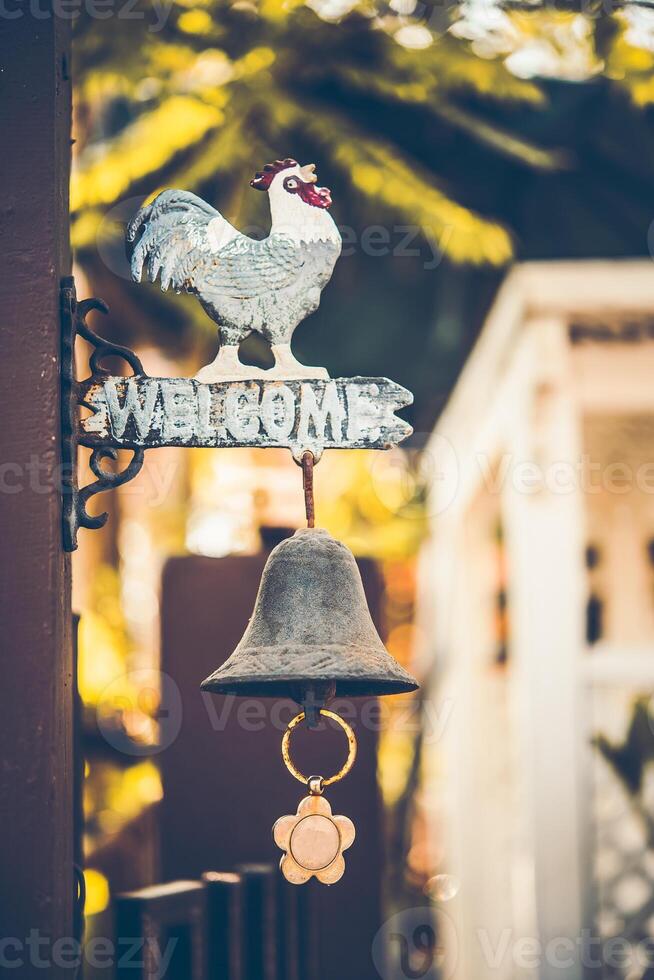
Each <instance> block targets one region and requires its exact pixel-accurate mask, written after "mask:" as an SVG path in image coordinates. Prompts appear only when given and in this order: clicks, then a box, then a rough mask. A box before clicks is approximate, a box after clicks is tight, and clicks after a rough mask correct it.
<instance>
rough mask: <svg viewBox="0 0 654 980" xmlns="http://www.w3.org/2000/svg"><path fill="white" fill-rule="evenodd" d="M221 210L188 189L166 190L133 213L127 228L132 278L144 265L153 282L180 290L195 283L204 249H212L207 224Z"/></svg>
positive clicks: (141, 272) (135, 277)
mask: <svg viewBox="0 0 654 980" xmlns="http://www.w3.org/2000/svg"><path fill="white" fill-rule="evenodd" d="M217 216H220V212H218V211H216V209H215V208H212V207H211V205H209V204H207V203H206V201H203V200H202V199H201V198H199V197H197V196H196V195H195V194H191V193H190V192H188V191H179V190H167V191H162V192H161V194H158V195H157V197H156V198H155V199H154V200H153V201H152V202H151V203H150V204H146V205H145V206H144V207H142V208H140V210H139V211H137V213H136V214H135V215H134V217H133V218H132V220H131V221H130V222H129V224H128V225H127V229H126V232H125V237H126V244H127V253H128V258H129V259H130V267H131V273H132V279H133V280H134V281H135V282H140V281H141V278H142V275H143V268H144V266H145V269H146V274H147V277H148V279H149V280H150V282H154V281H155V280H156V278H157V276H159V277H160V283H161V288H162V289H163V290H166V289H168V287H169V286H171V285H172V286H173V288H174V289H176V290H180V289H182V288H185V287H188V286H189V285H191V284H192V271H193V267H194V265H195V264H196V262H197V261H198V260H199V258H200V256H201V253H203V252H205V251H207V250H209V248H210V246H209V243H208V238H207V226H208V224H209V222H210V221H212V220H213V219H214V218H216V217H217Z"/></svg>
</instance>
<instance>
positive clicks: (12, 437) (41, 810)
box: [0, 3, 75, 980]
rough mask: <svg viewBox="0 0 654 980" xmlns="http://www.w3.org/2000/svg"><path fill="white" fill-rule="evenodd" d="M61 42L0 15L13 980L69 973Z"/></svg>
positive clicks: (58, 29)
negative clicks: (61, 376) (0, 31)
mask: <svg viewBox="0 0 654 980" xmlns="http://www.w3.org/2000/svg"><path fill="white" fill-rule="evenodd" d="M37 12H38V19H37V16H36V14H37ZM69 38H70V20H67V19H64V18H63V17H62V16H56V15H55V14H54V13H53V11H52V8H51V7H50V5H49V3H42V4H41V5H40V6H39V8H38V11H34V12H33V13H30V9H28V6H25V5H20V4H19V5H14V6H13V7H12V10H11V12H9V11H6V12H5V16H4V18H3V38H2V41H3V43H2V64H3V72H2V78H3V92H2V122H3V128H4V132H5V140H4V143H3V147H2V161H3V177H2V182H1V183H0V215H1V216H2V220H0V254H1V255H2V262H3V270H4V278H3V287H2V299H3V308H2V357H1V358H0V419H2V424H1V425H0V460H2V465H1V466H0V527H1V528H2V550H3V558H4V560H3V562H2V564H1V565H0V622H1V623H2V652H3V654H4V656H3V679H2V687H3V692H2V693H3V697H2V704H3V710H2V733H1V735H0V741H1V742H2V746H3V748H2V761H3V765H2V767H0V825H1V826H2V829H3V836H2V847H1V848H0V879H1V880H2V881H3V882H5V885H6V887H5V888H4V889H3V893H2V896H1V897H0V922H1V923H2V938H4V939H7V940H8V942H7V943H5V944H4V946H3V955H4V957H5V958H6V960H7V961H8V962H10V961H11V960H12V959H13V960H15V965H16V966H17V967H20V968H19V969H18V970H17V971H16V972H17V975H18V973H20V976H21V977H24V978H26V980H29V978H34V980H36V978H42V977H43V976H44V975H46V974H47V976H48V977H52V978H59V977H64V976H66V977H70V975H71V949H70V945H69V944H68V945H64V946H63V947H62V945H61V944H59V946H55V943H56V942H57V940H60V939H63V938H64V937H72V936H73V935H74V927H73V908H74V898H75V895H74V875H73V829H72V828H73V769H72V759H71V754H72V753H71V746H72V706H73V695H72V651H71V611H70V564H69V559H68V558H67V557H66V556H65V555H64V553H63V551H62V546H61V541H62V537H61V505H60V496H59V489H58V476H59V464H60V406H59V352H60V320H59V284H60V280H61V278H62V276H64V275H66V274H67V273H68V272H69V269H70V254H69V245H68V228H69V221H68V178H69V161H70V118H71V114H70V87H71V86H70V80H69V60H70V59H69ZM9 940H10V941H9ZM44 971H45V972H44Z"/></svg>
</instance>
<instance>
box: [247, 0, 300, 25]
mask: <svg viewBox="0 0 654 980" xmlns="http://www.w3.org/2000/svg"><path fill="white" fill-rule="evenodd" d="M304 2H305V0H259V5H258V6H259V13H260V14H261V16H262V17H265V19H266V20H272V21H282V20H284V18H286V17H288V16H289V15H290V14H292V13H293V11H294V10H296V9H297V8H298V7H303V6H304Z"/></svg>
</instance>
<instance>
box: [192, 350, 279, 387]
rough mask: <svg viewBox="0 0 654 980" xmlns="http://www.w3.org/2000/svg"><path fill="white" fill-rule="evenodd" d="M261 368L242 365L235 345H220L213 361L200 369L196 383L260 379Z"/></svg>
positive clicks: (262, 374)
mask: <svg viewBox="0 0 654 980" xmlns="http://www.w3.org/2000/svg"><path fill="white" fill-rule="evenodd" d="M263 376H264V372H263V371H262V370H261V368H256V367H253V366H252V365H251V364H243V362H242V361H241V360H240V359H239V356H238V345H237V344H221V347H220V350H219V351H218V355H217V357H216V359H215V360H213V361H212V362H211V364H207V365H206V367H203V368H200V370H199V371H198V373H197V374H196V375H195V378H196V381H202V382H204V383H205V384H211V383H212V382H213V381H240V380H241V379H242V378H262V377H263Z"/></svg>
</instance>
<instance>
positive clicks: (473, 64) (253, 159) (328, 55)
mask: <svg viewBox="0 0 654 980" xmlns="http://www.w3.org/2000/svg"><path fill="white" fill-rule="evenodd" d="M356 8H357V9H355V10H354V11H352V13H350V15H349V16H347V17H345V18H344V19H342V20H340V21H339V22H330V21H329V20H325V19H322V18H321V17H320V16H318V14H317V13H315V12H314V11H313V10H310V9H309V8H308V7H307V6H305V5H304V4H302V3H298V2H291V3H289V2H285V3H278V2H276V0H261V2H260V3H258V4H257V5H255V4H252V3H237V4H231V3H226V2H223V0H213V2H211V0H209V2H205V3H203V4H200V5H199V6H198V5H197V4H194V5H193V6H191V5H190V4H188V3H187V0H177V2H175V3H174V4H173V6H172V7H171V9H170V13H169V16H168V19H167V20H166V22H165V24H164V26H163V27H162V29H161V30H160V31H158V32H155V31H153V30H151V27H152V25H153V23H155V24H156V23H158V20H157V18H158V14H157V9H158V8H156V7H154V6H152V7H150V6H149V5H148V4H147V3H142V4H141V6H140V7H139V8H138V10H139V12H140V13H142V14H143V15H144V17H143V19H142V20H130V21H128V22H126V23H123V22H121V21H120V20H116V21H112V24H111V30H109V29H107V25H106V24H104V23H103V22H99V23H98V22H94V21H91V20H87V21H85V22H84V23H83V24H82V25H81V28H80V30H79V34H78V39H77V44H76V57H77V77H78V89H77V97H78V118H79V119H80V120H86V121H87V126H86V127H83V128H82V132H81V133H80V134H79V136H80V142H81V151H80V153H79V155H78V157H77V167H76V172H75V177H74V182H73V211H74V215H75V224H74V242H75V244H76V245H77V247H78V248H79V249H81V250H82V254H83V250H84V248H85V247H88V246H89V245H90V244H91V243H92V241H93V240H94V238H95V236H96V234H97V232H98V224H99V220H100V217H101V214H102V213H103V210H104V209H106V207H107V206H108V205H111V204H112V203H113V202H114V201H116V200H118V199H122V198H125V197H128V196H132V195H138V194H143V195H144V196H145V194H146V193H149V192H151V191H153V190H154V189H155V188H159V187H160V186H165V185H170V184H177V185H179V186H183V187H185V188H187V189H190V190H195V191H199V192H202V191H203V189H204V187H205V185H206V184H207V183H210V184H211V183H212V182H213V181H214V180H215V179H217V178H223V180H222V187H221V191H222V193H224V187H225V185H227V186H228V189H229V190H230V191H233V192H234V194H236V193H237V188H236V187H235V186H234V187H232V186H231V185H232V181H233V174H235V173H237V172H238V174H239V179H240V181H241V182H243V170H245V173H246V174H247V173H248V172H249V171H250V170H251V169H252V168H253V166H260V165H261V163H263V162H265V161H266V160H267V159H269V158H271V157H273V156H276V155H278V154H280V153H281V154H283V155H286V154H287V153H288V152H289V148H291V149H295V148H297V147H300V148H301V149H303V150H304V151H305V152H306V153H307V154H312V153H314V154H315V155H316V156H317V157H318V158H319V161H320V165H321V170H322V171H323V172H324V171H325V170H326V169H328V170H331V169H332V168H333V167H335V168H337V170H338V172H339V175H340V179H341V181H342V186H341V187H340V188H339V191H340V193H341V199H342V195H343V193H345V194H347V193H348V192H351V194H352V196H355V195H356V196H358V197H359V198H360V199H361V198H363V200H364V201H368V202H369V207H368V213H369V215H370V217H371V218H373V216H374V217H375V218H377V216H378V214H379V209H380V207H381V209H382V210H383V211H385V212H386V213H387V214H389V215H391V216H395V217H396V218H397V220H402V221H409V222H413V223H416V224H417V225H419V226H420V227H421V228H423V229H424V232H425V235H426V236H427V237H429V238H436V239H437V240H438V242H439V244H440V246H441V248H442V249H443V250H444V252H445V254H446V255H448V256H450V257H451V258H452V259H453V260H456V261H463V262H472V263H490V264H496V265H501V264H503V263H505V262H506V261H507V260H508V259H509V258H510V257H511V254H512V243H511V236H510V233H509V232H508V231H507V229H506V228H505V227H503V226H502V223H501V222H499V221H497V220H495V219H494V218H493V217H492V216H488V215H484V214H480V213H478V212H477V211H476V210H475V209H474V208H472V207H468V206H466V204H465V203H463V202H461V201H459V200H457V198H458V194H457V188H456V187H454V186H452V180H451V178H450V179H448V180H443V178H442V176H441V174H440V173H439V166H438V161H437V160H432V161H425V160H421V159H419V157H418V156H417V155H416V154H413V153H411V152H410V151H408V150H407V149H406V147H405V145H404V144H405V139H404V136H405V127H406V119H405V117H404V116H403V109H404V107H406V108H408V109H409V110H410V111H415V112H417V113H418V114H419V116H420V118H422V120H423V125H426V126H427V127H429V129H430V131H432V132H433V131H435V130H437V129H438V127H439V126H440V125H441V124H442V121H443V120H445V121H446V122H447V123H448V125H452V126H454V127H456V128H458V129H460V130H462V131H463V132H464V133H465V134H466V138H468V139H470V140H472V141H473V142H474V141H479V142H480V143H486V144H490V145H493V146H495V148H497V149H498V150H499V151H500V152H502V153H504V154H507V155H509V156H511V157H513V158H517V159H519V160H522V161H523V162H524V163H525V165H526V166H532V165H533V166H537V167H546V168H548V167H557V166H558V165H559V163H560V160H559V157H558V156H557V153H556V152H549V151H547V150H544V149H542V148H540V147H537V146H532V145H531V144H530V143H529V141H527V140H525V139H524V138H520V137H516V136H512V135H511V134H510V133H509V132H505V131H502V130H499V131H498V130H496V129H495V128H494V127H493V126H492V125H490V124H489V123H488V122H486V121H485V120H484V118H483V114H479V113H474V112H471V111H470V110H469V109H465V108H464V107H463V106H462V105H458V104H457V100H459V99H460V98H462V97H464V96H465V95H466V94H469V93H471V92H472V93H476V94H478V95H481V96H483V97H485V98H487V99H489V100H491V101H495V100H497V99H503V100H511V101H514V102H515V103H523V104H528V105H532V106H538V105H540V104H542V103H543V102H544V97H543V94H542V92H541V91H540V89H539V88H538V86H537V85H535V84H533V83H532V82H529V81H523V80H520V79H517V78H515V77H514V76H513V75H511V74H510V72H508V71H507V69H506V67H505V66H504V65H503V64H502V62H501V61H498V60H492V59H482V58H478V57H477V56H476V55H475V54H474V53H473V52H472V51H471V49H470V46H469V45H468V43H467V42H466V41H462V40H458V39H456V38H454V37H452V36H451V35H449V34H444V35H442V36H438V35H437V34H434V36H433V43H430V44H429V46H428V47H426V48H421V49H412V48H410V47H406V46H403V45H402V44H400V43H398V42H397V41H396V40H395V37H394V35H395V34H397V31H398V30H401V29H402V28H406V27H407V25H408V26H411V24H412V23H413V21H412V19H411V18H407V17H402V16H400V15H398V14H394V13H393V11H391V10H390V8H386V9H385V11H384V12H383V16H382V15H381V14H380V11H379V10H376V9H374V8H373V6H372V5H370V4H362V3H360V4H357V5H356ZM428 13H429V12H427V14H428ZM427 14H426V15H425V18H424V19H429V18H428V17H427ZM413 26H414V27H415V26H416V24H415V23H414V25H413ZM418 26H419V25H418ZM445 26H447V25H445ZM422 29H423V30H424V31H426V30H427V28H425V27H423V28H422ZM116 105H119V106H120V107H122V113H123V118H122V125H119V126H117V125H116V124H115V123H113V121H112V119H111V115H112V111H113V113H114V115H115V114H116V113H115V107H116ZM112 107H113V108H112ZM88 121H90V122H88ZM221 204H222V206H223V207H224V199H223V201H221ZM233 205H234V208H235V209H236V211H237V212H238V214H239V216H240V217H242V218H244V219H245V220H246V221H252V220H254V219H255V218H256V211H255V207H256V205H255V203H254V202H252V204H251V206H250V207H248V205H247V204H246V203H245V202H244V201H243V200H242V199H241V198H240V197H239V198H238V199H235V200H234V202H233ZM347 208H348V205H347V201H345V202H344V205H343V212H342V213H347ZM357 208H358V210H359V211H361V203H360V200H359V202H358V203H357Z"/></svg>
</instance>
